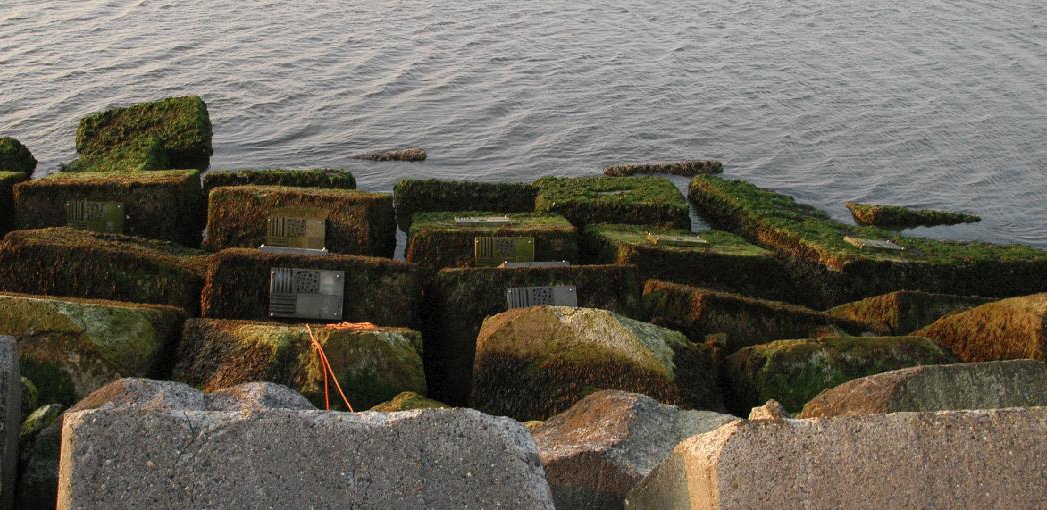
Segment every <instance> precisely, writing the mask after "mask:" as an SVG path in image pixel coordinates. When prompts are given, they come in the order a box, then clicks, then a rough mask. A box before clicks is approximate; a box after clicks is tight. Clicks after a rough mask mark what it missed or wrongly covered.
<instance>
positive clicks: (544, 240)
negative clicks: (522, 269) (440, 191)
mask: <svg viewBox="0 0 1047 510" xmlns="http://www.w3.org/2000/svg"><path fill="white" fill-rule="evenodd" d="M491 214H492V213H489V212H474V211H471V212H457V213H456V212H437V213H420V214H416V215H415V217H414V221H413V222H412V223H411V231H410V233H409V234H408V236H407V261H408V262H411V263H415V264H418V265H419V266H420V267H421V268H422V269H423V270H424V271H426V272H427V273H435V272H436V271H439V270H440V269H443V268H445V267H470V266H473V254H474V252H473V244H474V240H475V239H476V238H477V237H533V238H534V243H535V245H534V260H536V261H561V260H566V261H568V262H577V261H578V234H577V231H576V230H575V228H574V225H571V223H570V222H569V221H567V220H566V219H564V217H563V216H560V215H558V214H535V213H516V214H512V213H510V214H507V215H506V216H508V217H509V218H510V219H511V220H512V223H510V224H508V225H492V226H484V225H459V224H457V223H455V220H454V219H455V217H458V216H485V215H491Z"/></svg>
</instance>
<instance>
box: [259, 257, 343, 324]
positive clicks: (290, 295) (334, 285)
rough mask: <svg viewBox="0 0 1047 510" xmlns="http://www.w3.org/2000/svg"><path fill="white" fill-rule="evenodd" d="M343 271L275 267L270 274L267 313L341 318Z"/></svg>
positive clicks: (308, 317)
mask: <svg viewBox="0 0 1047 510" xmlns="http://www.w3.org/2000/svg"><path fill="white" fill-rule="evenodd" d="M344 296H345V271H326V270H320V269H289V268H274V269H273V270H272V271H270V275H269V316H270V317H283V318H291V319H322V320H332V321H337V320H342V302H343V299H344Z"/></svg>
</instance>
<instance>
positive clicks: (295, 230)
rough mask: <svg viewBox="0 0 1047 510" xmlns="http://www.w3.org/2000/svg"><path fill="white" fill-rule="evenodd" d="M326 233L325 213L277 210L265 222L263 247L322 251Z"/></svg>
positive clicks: (302, 209) (310, 210) (318, 210)
mask: <svg viewBox="0 0 1047 510" xmlns="http://www.w3.org/2000/svg"><path fill="white" fill-rule="evenodd" d="M326 231H327V212H326V211H323V210H320V209H310V208H295V207H286V208H283V209H277V210H275V211H273V212H272V213H271V214H270V215H269V219H268V220H267V221H266V235H265V246H267V247H275V248H304V249H308V250H322V249H324V242H325V240H326V239H325V236H326V234H327V232H326Z"/></svg>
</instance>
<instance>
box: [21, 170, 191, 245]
mask: <svg viewBox="0 0 1047 510" xmlns="http://www.w3.org/2000/svg"><path fill="white" fill-rule="evenodd" d="M14 201H15V217H16V224H17V227H18V228H19V229H36V228H44V227H62V226H66V225H70V219H71V218H70V215H69V211H68V208H70V207H74V206H76V205H77V202H86V203H87V204H86V205H87V206H88V207H90V206H91V204H98V203H106V202H111V203H114V204H116V205H118V206H119V207H120V214H121V215H122V216H123V221H122V228H121V229H120V230H119V231H118V232H115V233H118V234H125V235H129V236H134V237H146V238H151V239H164V240H167V241H172V242H175V243H178V244H181V245H183V246H197V247H198V246H200V239H201V237H202V236H201V233H200V232H201V230H203V219H204V217H203V208H204V203H203V200H202V199H201V197H200V173H199V172H197V171H195V170H170V171H159V172H138V173H127V172H90V173H56V174H51V175H49V176H47V177H44V178H42V179H34V180H31V181H27V182H24V183H21V184H18V185H17V186H15V188H14ZM96 207H97V206H96ZM91 212H92V211H86V215H87V216H90V215H91ZM83 219H84V221H85V222H89V221H90V219H91V218H89V217H85V218H83Z"/></svg>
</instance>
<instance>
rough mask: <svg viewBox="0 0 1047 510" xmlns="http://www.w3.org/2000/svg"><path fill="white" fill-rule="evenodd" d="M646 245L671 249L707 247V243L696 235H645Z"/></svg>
mask: <svg viewBox="0 0 1047 510" xmlns="http://www.w3.org/2000/svg"><path fill="white" fill-rule="evenodd" d="M647 243H648V244H651V245H654V246H670V247H673V248H690V247H695V246H708V245H709V241H706V240H705V239H702V238H701V237H699V236H697V235H690V236H678V235H656V234H647Z"/></svg>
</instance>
